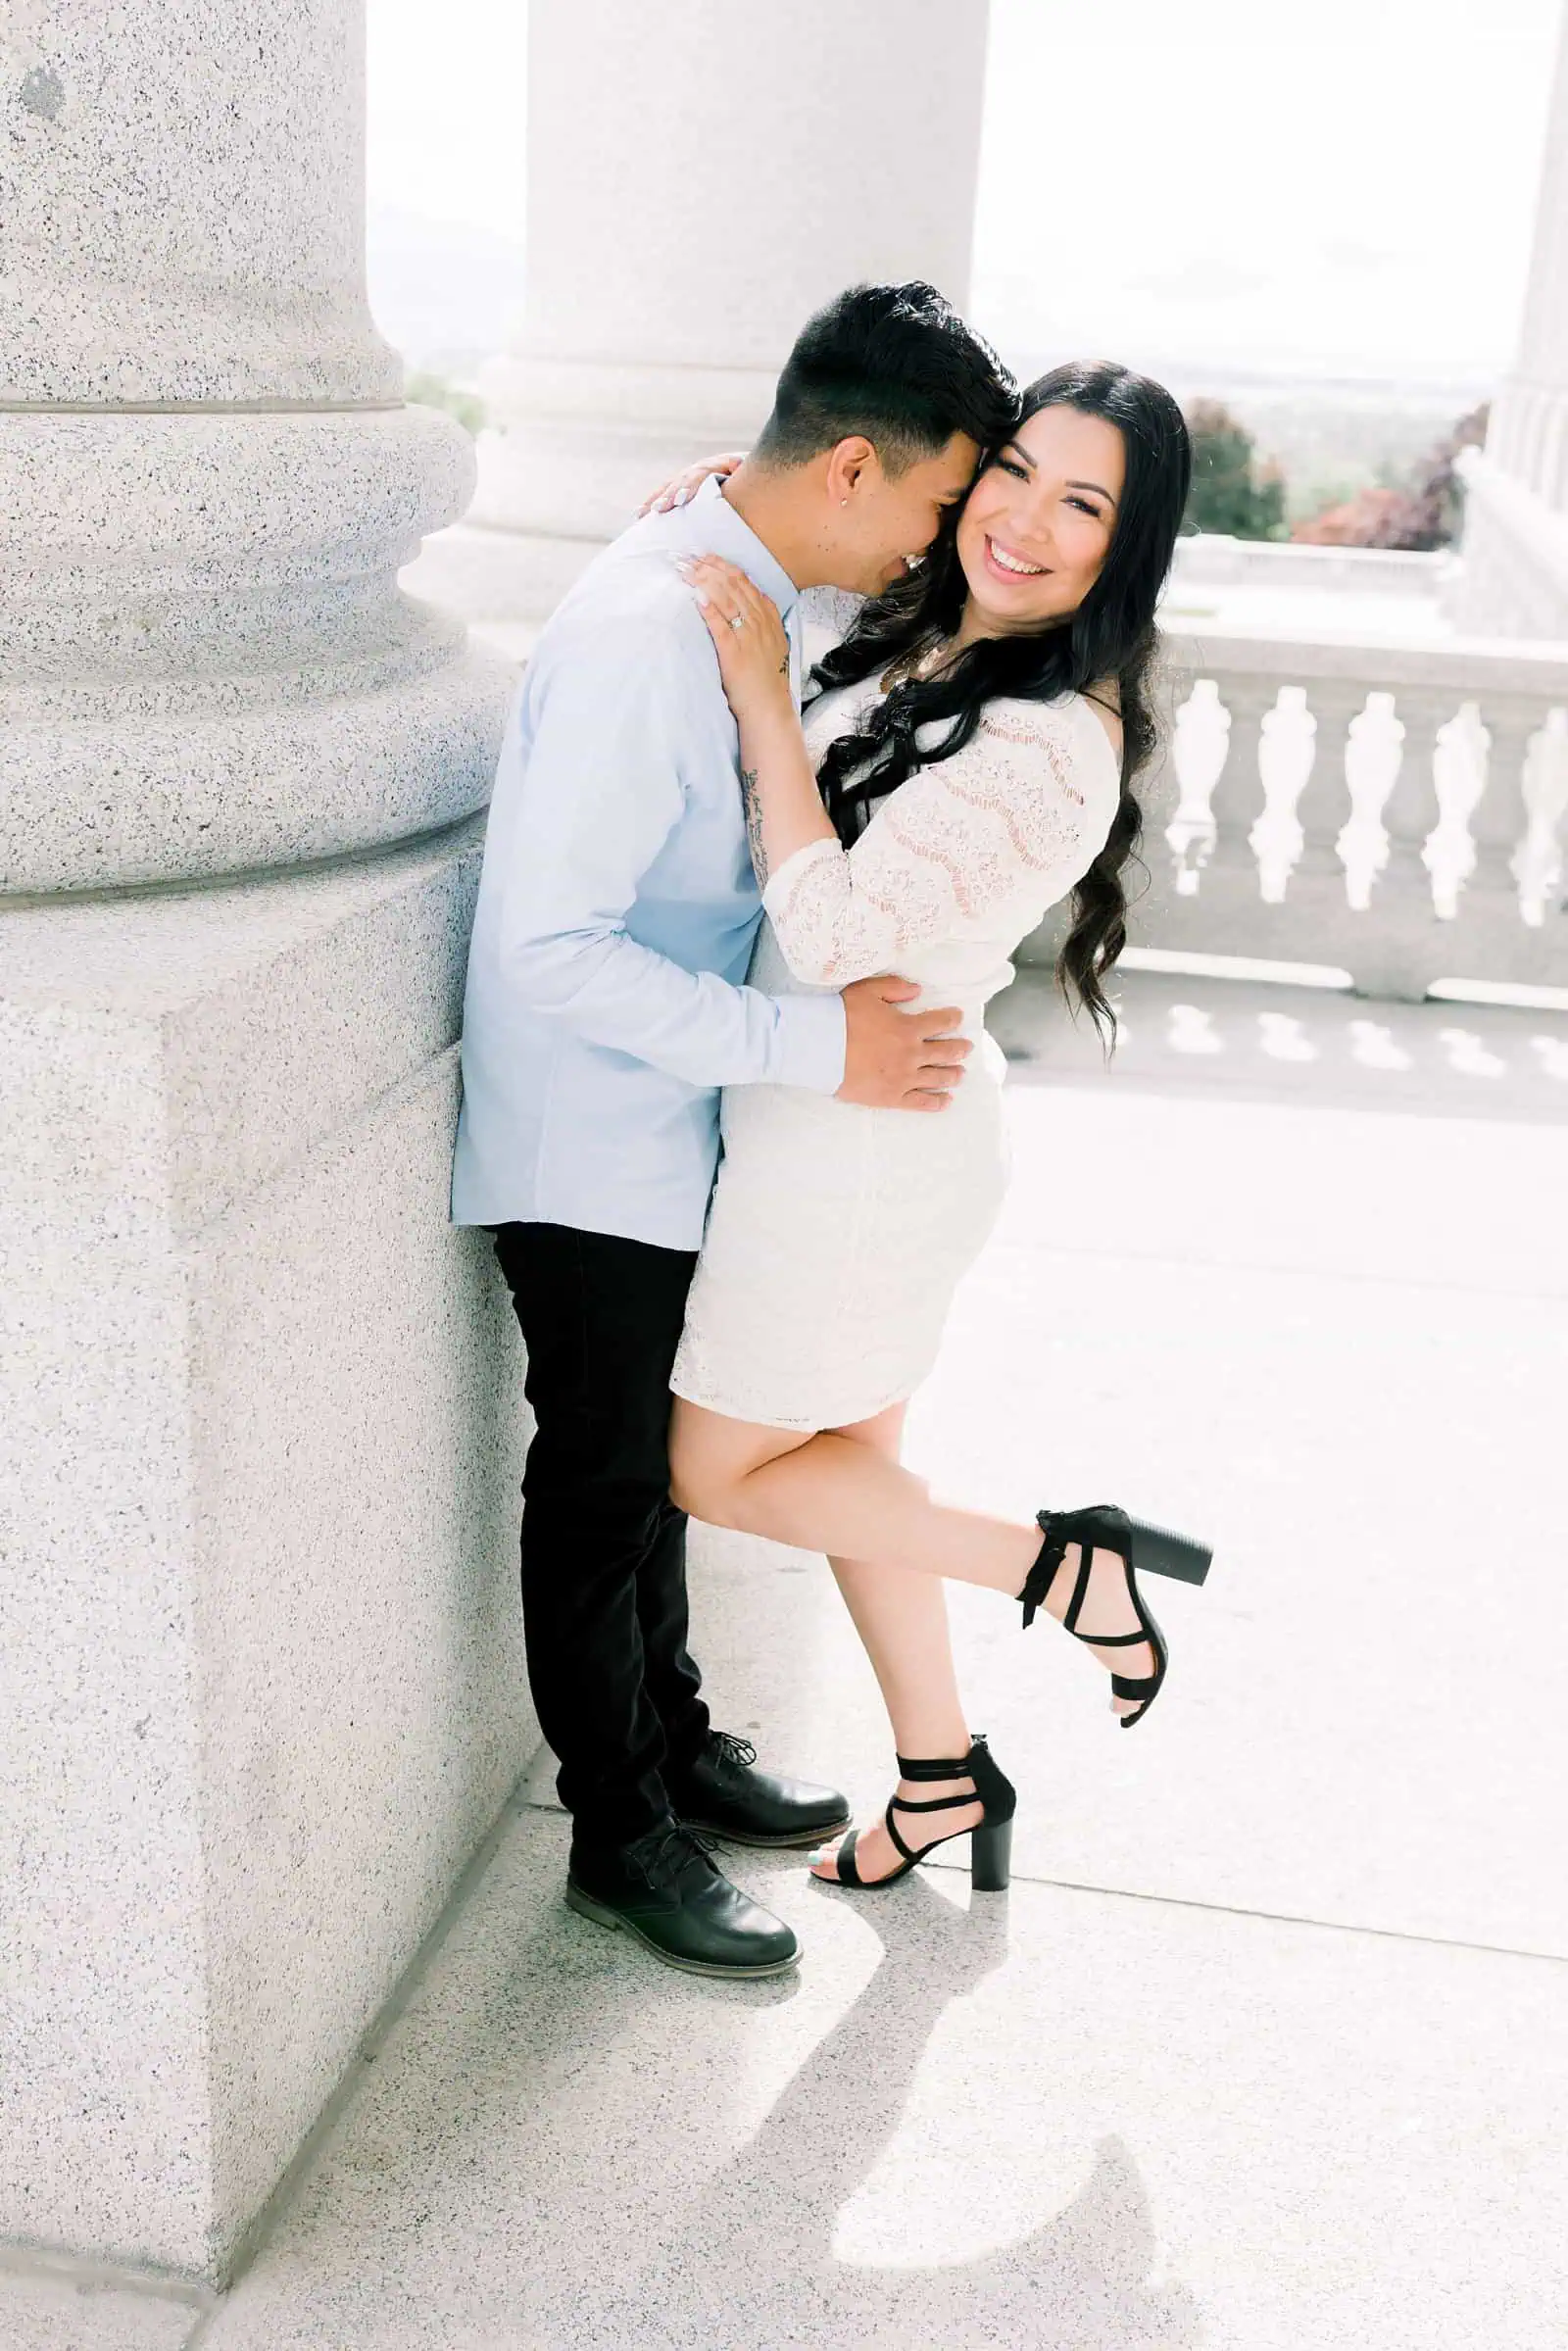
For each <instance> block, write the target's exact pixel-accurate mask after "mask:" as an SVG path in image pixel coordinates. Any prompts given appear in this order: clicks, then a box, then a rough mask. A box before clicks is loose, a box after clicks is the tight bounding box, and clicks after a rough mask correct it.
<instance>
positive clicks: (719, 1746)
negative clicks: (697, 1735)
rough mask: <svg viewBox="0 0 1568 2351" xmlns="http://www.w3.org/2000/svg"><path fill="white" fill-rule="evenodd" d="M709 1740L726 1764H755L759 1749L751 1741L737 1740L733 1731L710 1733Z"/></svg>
mask: <svg viewBox="0 0 1568 2351" xmlns="http://www.w3.org/2000/svg"><path fill="white" fill-rule="evenodd" d="M709 1739H710V1740H711V1743H712V1746H713V1747H714V1748H715V1749H716V1750H717V1752H718V1754H719V1755H720V1756H721V1757H722V1758H723V1760H724V1762H726V1763H744V1764H746V1765H748V1766H749V1765H751V1764H754V1763H755V1762H756V1761H757V1749H756V1748H755V1747H754V1746H753V1744H752V1742H751V1740H750V1739H737V1738H736V1736H735V1734H734V1732H733V1731H711V1732H710V1733H709Z"/></svg>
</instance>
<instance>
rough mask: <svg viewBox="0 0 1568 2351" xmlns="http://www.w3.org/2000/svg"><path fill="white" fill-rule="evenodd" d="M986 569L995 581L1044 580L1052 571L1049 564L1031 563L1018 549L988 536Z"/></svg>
mask: <svg viewBox="0 0 1568 2351" xmlns="http://www.w3.org/2000/svg"><path fill="white" fill-rule="evenodd" d="M986 568H987V570H988V571H989V572H990V573H991V575H992V577H993V578H994V579H1003V580H1005V579H1044V578H1045V577H1046V575H1047V573H1048V572H1049V570H1050V568H1051V567H1050V565H1049V564H1048V563H1031V562H1030V560H1029V558H1028V557H1027V556H1025V555H1021V554H1020V553H1019V551H1018V550H1017V548H1016V547H1008V546H1007V545H1006V544H1005V541H1003V540H1001V539H993V538H992V537H991V536H990V534H989V532H988V533H987V536H986Z"/></svg>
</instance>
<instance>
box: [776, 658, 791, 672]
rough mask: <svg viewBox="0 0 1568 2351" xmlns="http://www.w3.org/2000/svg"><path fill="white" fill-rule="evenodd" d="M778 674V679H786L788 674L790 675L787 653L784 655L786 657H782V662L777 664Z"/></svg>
mask: <svg viewBox="0 0 1568 2351" xmlns="http://www.w3.org/2000/svg"><path fill="white" fill-rule="evenodd" d="M778 673H779V676H780V677H788V676H789V673H790V657H789V655H788V654H787V653H786V655H785V656H784V659H783V660H782V661H780V663H779V665H778Z"/></svg>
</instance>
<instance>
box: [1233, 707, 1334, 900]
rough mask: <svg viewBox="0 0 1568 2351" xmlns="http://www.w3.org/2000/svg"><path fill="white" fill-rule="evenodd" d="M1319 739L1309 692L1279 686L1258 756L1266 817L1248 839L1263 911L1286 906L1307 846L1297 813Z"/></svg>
mask: <svg viewBox="0 0 1568 2351" xmlns="http://www.w3.org/2000/svg"><path fill="white" fill-rule="evenodd" d="M1316 735H1317V720H1316V719H1315V718H1314V717H1313V716H1312V713H1311V711H1310V710H1308V709H1307V707H1306V689H1305V687H1304V686H1281V688H1280V690H1279V694H1278V696H1277V698H1276V700H1275V704H1274V708H1273V709H1272V710H1265V711H1264V713H1263V719H1262V728H1261V734H1260V739H1259V743H1258V753H1257V764H1258V778H1259V781H1260V782H1261V784H1262V787H1263V812H1262V814H1261V815H1260V816H1259V817H1258V819H1257V822H1256V823H1255V824H1254V825H1253V826H1252V828H1251V830H1250V832H1249V834H1248V836H1247V840H1248V846H1249V848H1250V850H1251V852H1252V855H1253V856H1254V857H1256V859H1257V883H1258V890H1259V892H1260V894H1261V896H1262V900H1263V904H1264V905H1265V906H1282V905H1283V904H1284V901H1285V886H1286V884H1287V883H1288V882H1289V880H1290V878H1291V874H1292V872H1293V871H1294V870H1295V866H1296V861H1297V859H1298V858H1299V856H1300V854H1301V850H1302V847H1303V844H1304V842H1305V838H1306V836H1305V835H1304V833H1303V832H1302V830H1301V827H1300V824H1299V821H1298V819H1297V814H1296V807H1297V803H1298V801H1299V799H1300V797H1301V794H1302V793H1303V792H1304V791H1305V789H1306V779H1307V777H1308V776H1309V775H1310V774H1311V772H1312V750H1313V743H1314V739H1315V737H1316Z"/></svg>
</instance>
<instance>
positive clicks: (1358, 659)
mask: <svg viewBox="0 0 1568 2351" xmlns="http://www.w3.org/2000/svg"><path fill="white" fill-rule="evenodd" d="M1161 699H1162V701H1163V704H1164V717H1165V722H1166V731H1165V746H1164V751H1163V754H1162V756H1161V759H1160V763H1159V765H1158V766H1157V768H1156V770H1155V772H1154V774H1153V775H1152V777H1151V778H1150V779H1149V781H1148V783H1147V784H1146V787H1145V789H1144V791H1143V794H1142V798H1143V800H1144V804H1145V810H1146V821H1145V834H1144V858H1145V861H1146V862H1147V864H1148V866H1149V868H1150V876H1151V882H1150V887H1149V890H1148V892H1147V894H1146V895H1145V896H1144V897H1143V898H1142V899H1140V900H1139V901H1138V903H1137V905H1136V906H1135V908H1134V910H1133V912H1132V915H1131V917H1130V921H1129V937H1130V940H1131V943H1132V944H1133V945H1134V946H1136V947H1143V948H1163V949H1174V950H1180V951H1185V952H1189V953H1200V954H1209V955H1246V956H1250V957H1260V958H1266V959H1270V960H1279V961H1289V962H1298V963H1316V964H1323V965H1332V966H1336V967H1338V968H1341V969H1344V970H1347V971H1348V972H1349V973H1350V975H1351V979H1352V981H1353V983H1354V985H1355V987H1356V988H1357V989H1358V990H1359V991H1360V992H1361V993H1362V994H1364V995H1368V996H1393V997H1420V996H1422V995H1424V994H1425V992H1426V990H1427V989H1428V988H1429V987H1430V986H1431V985H1432V984H1433V983H1434V982H1435V981H1437V980H1440V979H1468V980H1485V981H1490V982H1505V983H1510V984H1513V985H1534V986H1543V985H1545V986H1557V987H1568V913H1565V909H1564V906H1563V903H1562V899H1563V857H1562V846H1561V835H1562V832H1563V820H1564V812H1565V810H1568V645H1564V646H1520V645H1511V646H1508V647H1506V648H1502V647H1499V646H1497V645H1495V644H1491V643H1481V642H1477V641H1475V640H1473V639H1472V640H1464V641H1457V640H1456V641H1451V642H1449V643H1446V644H1431V645H1421V646H1406V645H1383V646H1377V645H1363V644H1348V643H1328V642H1305V641H1299V640H1285V639H1281V638H1277V637H1274V638H1270V637H1265V636H1262V635H1258V636H1241V635H1227V636H1223V637H1222V636H1219V635H1217V634H1216V635H1204V636H1203V637H1201V638H1196V637H1186V638H1183V637H1177V636H1172V637H1170V638H1169V639H1168V640H1167V645H1166V654H1165V661H1164V664H1163V675H1162V678H1161ZM1055 935H1056V934H1055V932H1054V929H1053V928H1052V927H1051V926H1048V928H1047V929H1046V930H1044V931H1042V932H1041V933H1039V934H1037V937H1036V939H1035V940H1034V941H1032V942H1031V943H1030V958H1029V959H1031V960H1045V959H1048V958H1049V955H1050V954H1051V953H1052V952H1053V949H1054V938H1055Z"/></svg>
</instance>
